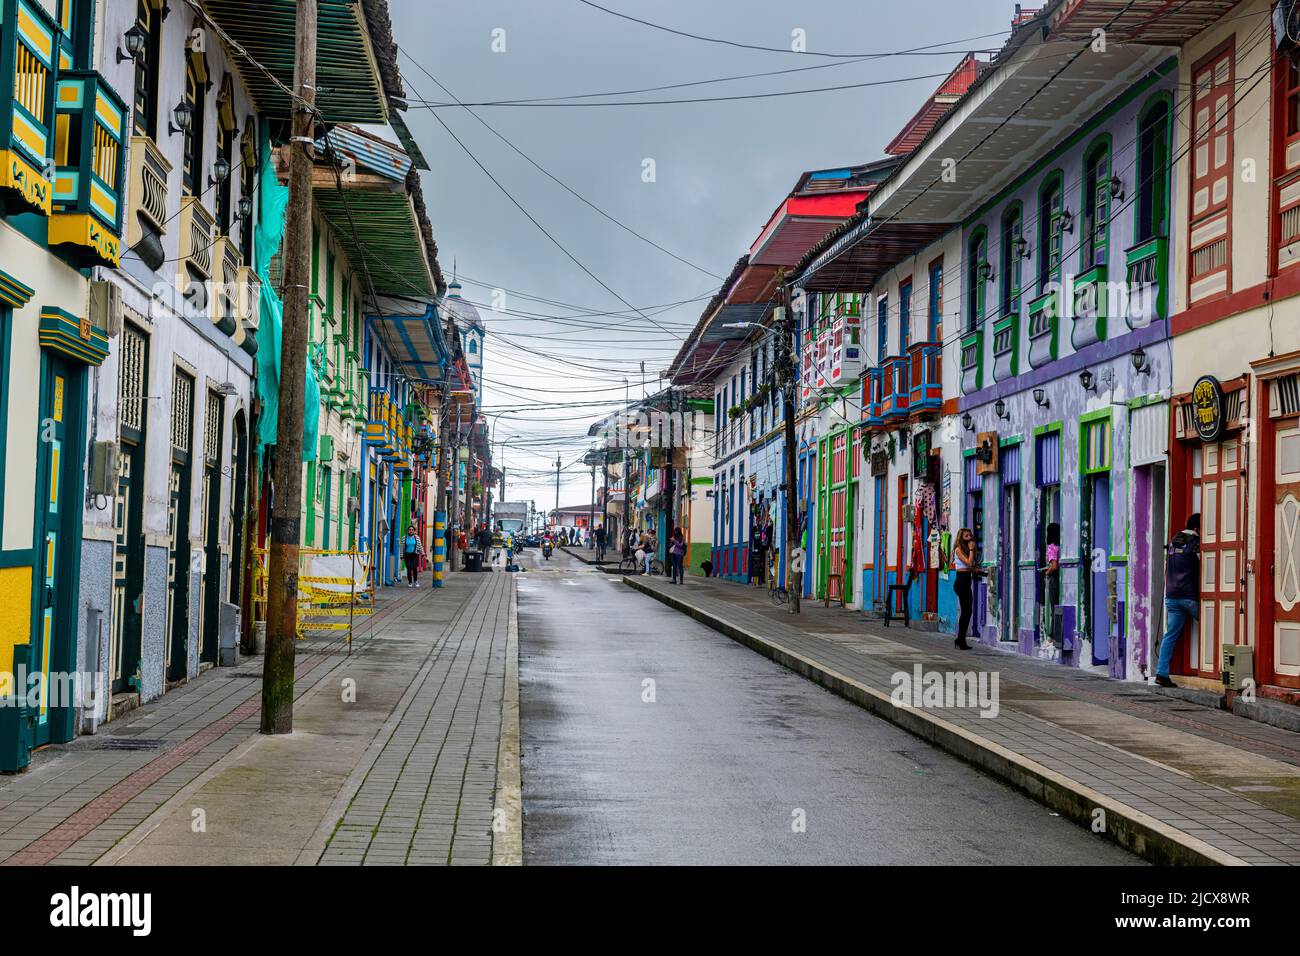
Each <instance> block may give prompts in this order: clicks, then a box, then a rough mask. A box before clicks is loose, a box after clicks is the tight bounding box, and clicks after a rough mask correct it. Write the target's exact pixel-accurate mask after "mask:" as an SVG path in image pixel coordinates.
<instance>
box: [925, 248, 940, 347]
mask: <svg viewBox="0 0 1300 956" xmlns="http://www.w3.org/2000/svg"><path fill="white" fill-rule="evenodd" d="M942 336H943V260H942V259H938V260H936V261H934V262H932V263H930V331H929V336H928V340H929V341H931V342H938V341H940V339H941V337H942Z"/></svg>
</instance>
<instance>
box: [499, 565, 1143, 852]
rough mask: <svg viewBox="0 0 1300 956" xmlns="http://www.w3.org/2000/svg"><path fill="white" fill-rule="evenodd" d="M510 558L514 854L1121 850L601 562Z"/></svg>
mask: <svg viewBox="0 0 1300 956" xmlns="http://www.w3.org/2000/svg"><path fill="white" fill-rule="evenodd" d="M523 563H524V566H525V567H526V568H528V571H527V572H525V573H523V574H521V575H519V577H518V590H519V645H520V646H519V656H520V662H519V666H520V700H521V725H522V734H523V748H522V749H523V798H524V861H525V863H528V864H558V863H565V864H567V863H574V864H765V863H772V864H813V863H822V864H830V863H834V864H951V865H962V864H966V865H984V864H1030V863H1038V864H1047V863H1072V864H1135V863H1137V862H1138V861H1137V860H1136V858H1134V857H1132V856H1130V855H1129V854H1127V853H1126V852H1124V851H1123V850H1121V849H1119V848H1117V847H1115V846H1113V845H1112V844H1110V843H1108V842H1106V841H1104V840H1103V839H1100V838H1098V837H1096V836H1094V835H1092V834H1091V833H1089V832H1088V831H1087V830H1085V829H1082V828H1080V827H1078V826H1075V825H1074V824H1072V823H1069V822H1067V821H1066V820H1064V819H1062V818H1060V817H1057V816H1054V815H1052V814H1051V813H1050V812H1049V811H1048V810H1046V809H1044V808H1043V807H1041V806H1039V805H1037V804H1035V803H1033V802H1032V801H1030V800H1028V799H1026V798H1025V797H1023V796H1021V795H1020V794H1018V793H1015V792H1014V791H1012V790H1010V789H1009V788H1007V787H1005V786H1003V785H1002V784H1000V783H997V782H995V781H993V780H991V779H989V778H988V777H986V776H984V775H983V774H981V773H979V772H978V771H976V770H974V769H972V768H970V767H968V766H967V765H966V764H964V763H962V762H961V761H959V760H957V759H955V758H953V757H950V756H948V755H947V754H945V753H943V752H942V751H939V750H936V749H935V748H933V747H931V746H930V745H928V744H926V743H924V742H922V741H920V740H918V739H917V738H915V737H913V736H911V735H910V734H908V733H906V732H904V731H902V730H900V729H898V728H896V727H894V726H892V725H891V724H888V723H886V722H885V721H883V720H880V719H878V718H876V717H873V716H871V715H870V714H868V713H866V712H864V711H863V710H861V709H860V708H858V707H856V706H854V705H853V704H850V703H847V702H845V701H843V700H840V699H839V698H837V697H834V696H832V695H831V694H829V693H827V692H826V691H824V690H822V689H820V688H818V687H816V686H814V685H813V684H811V683H809V682H808V681H805V680H804V679H803V678H801V677H799V676H797V675H795V674H792V673H790V672H789V671H787V670H784V669H783V668H781V667H779V666H778V665H776V664H774V663H772V662H770V661H768V660H765V659H763V658H762V657H759V656H758V655H756V654H754V653H752V652H751V651H749V650H747V649H745V648H743V647H741V646H739V645H737V644H735V643H733V642H732V641H730V640H729V639H727V638H726V637H724V636H723V635H721V634H719V633H717V632H716V631H713V630H712V629H710V628H707V627H704V626H703V625H700V624H697V623H695V622H694V621H692V620H691V619H690V618H688V617H686V616H684V615H682V614H679V613H677V612H675V611H673V610H670V609H668V608H666V607H664V606H663V605H662V604H660V603H658V602H656V601H654V600H652V599H650V598H647V597H644V596H642V595H639V594H636V593H635V592H633V591H631V590H630V589H629V588H627V587H626V586H625V585H624V584H623V583H622V579H621V577H620V576H618V575H608V574H604V573H602V572H600V571H599V570H597V569H595V568H593V567H589V566H587V565H585V564H582V563H581V562H579V561H577V560H576V559H574V558H572V557H570V556H569V555H567V554H565V553H564V552H562V551H557V552H556V553H555V554H554V556H553V557H552V558H551V560H550V561H544V560H543V559H542V556H541V554H540V551H538V550H536V549H528V550H527V551H525V552H524V556H523ZM688 588H689V585H688ZM647 682H653V684H652V685H648V684H647ZM651 690H652V691H653V699H650V697H651ZM800 823H803V824H804V826H802V827H801V826H799V824H800ZM797 831H801V832H797Z"/></svg>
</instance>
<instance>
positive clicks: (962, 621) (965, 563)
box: [952, 528, 975, 651]
mask: <svg viewBox="0 0 1300 956" xmlns="http://www.w3.org/2000/svg"><path fill="white" fill-rule="evenodd" d="M952 566H953V569H954V570H955V572H956V576H955V577H954V579H953V584H952V589H953V591H954V592H955V593H956V595H957V602H958V604H959V605H960V607H961V612H960V614H959V616H958V618H957V640H955V641H953V645H954V646H956V647H959V648H961V649H962V650H963V651H969V650H970V645H969V644H967V643H966V632H967V631H968V630H969V629H970V619H971V614H972V613H973V611H974V606H975V593H974V578H975V535H973V534H971V530H970V528H962V529H961V530H960V531H958V532H957V543H956V544H955V545H953V549H952Z"/></svg>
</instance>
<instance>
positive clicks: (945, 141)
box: [869, 14, 1176, 223]
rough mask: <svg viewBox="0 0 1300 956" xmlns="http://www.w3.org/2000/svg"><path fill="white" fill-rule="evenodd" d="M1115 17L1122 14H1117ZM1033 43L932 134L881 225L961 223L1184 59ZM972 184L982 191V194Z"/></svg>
mask: <svg viewBox="0 0 1300 956" xmlns="http://www.w3.org/2000/svg"><path fill="white" fill-rule="evenodd" d="M1112 15H1113V14H1112ZM1041 37H1042V34H1041V33H1037V34H1035V37H1034V38H1027V39H1026V40H1025V41H1024V42H1022V43H1020V45H1019V46H1017V47H1015V48H1014V49H1013V50H1011V51H1009V52H1007V53H1005V54H1004V55H1003V56H1002V57H1001V58H1000V59H999V60H998V62H997V63H996V64H995V65H994V66H993V67H991V68H990V69H988V70H986V71H985V72H984V74H983V75H982V76H981V78H980V80H979V82H977V83H976V84H975V85H974V86H972V87H971V89H970V91H969V92H968V93H967V94H966V96H964V97H963V98H962V100H961V101H960V102H959V103H957V104H956V105H955V106H954V107H953V108H952V109H951V110H950V111H949V112H948V113H947V115H945V116H944V118H943V119H942V120H940V122H939V124H938V126H936V127H935V130H934V132H933V134H932V135H930V136H928V137H927V138H926V139H925V141H924V142H922V143H921V145H919V146H918V147H917V148H916V150H914V151H913V152H912V154H911V155H910V156H909V157H908V158H907V160H906V161H904V163H903V165H902V166H900V167H899V170H898V172H897V173H896V174H895V175H894V176H892V177H890V179H888V180H887V181H886V182H885V183H883V184H882V185H881V186H880V188H879V189H877V190H876V191H875V192H874V193H873V194H872V197H871V200H870V202H869V216H870V218H871V219H874V220H876V221H883V220H899V221H902V222H905V223H948V222H961V221H962V220H964V219H965V218H966V217H967V216H969V215H970V214H971V213H973V212H974V211H975V210H976V209H977V208H978V207H979V205H980V204H981V203H982V202H985V201H986V200H987V199H988V197H989V196H991V195H995V194H996V193H998V192H999V191H1000V190H1001V189H1002V188H1004V187H1005V186H1007V185H1008V184H1009V183H1010V182H1011V180H1012V179H1013V178H1014V177H1015V176H1017V175H1018V174H1020V173H1021V172H1022V171H1023V170H1024V167H1025V162H1026V161H1027V160H1030V159H1032V158H1034V157H1037V156H1041V155H1043V154H1044V153H1046V152H1047V151H1048V150H1049V149H1051V147H1052V146H1054V145H1055V144H1056V143H1058V142H1060V141H1061V139H1062V138H1063V137H1064V136H1065V135H1067V134H1068V133H1070V132H1071V131H1073V130H1075V129H1077V128H1078V127H1079V126H1080V125H1081V124H1082V123H1083V121H1084V120H1085V119H1086V118H1087V117H1089V116H1092V115H1093V114H1095V113H1096V112H1097V111H1098V110H1099V109H1101V108H1102V107H1103V106H1104V105H1105V104H1106V103H1107V102H1108V101H1109V100H1111V99H1113V98H1114V96H1115V91H1116V90H1117V89H1124V88H1125V87H1127V86H1130V85H1132V84H1133V83H1136V82H1137V81H1138V80H1140V79H1141V78H1142V77H1143V76H1144V75H1145V74H1147V73H1149V72H1151V71H1152V70H1154V69H1155V68H1156V67H1158V66H1159V65H1160V64H1161V63H1162V62H1164V61H1165V60H1166V59H1168V58H1169V57H1170V56H1171V55H1172V54H1173V53H1175V52H1176V50H1175V49H1173V48H1168V47H1161V46H1150V45H1147V44H1137V43H1123V42H1119V41H1118V40H1116V39H1114V38H1110V39H1109V40H1108V42H1107V44H1106V48H1105V50H1104V51H1093V50H1092V49H1091V48H1090V47H1088V46H1086V45H1084V44H1082V43H1081V42H1080V41H1077V40H1068V41H1067V40H1063V39H1059V38H1049V39H1048V40H1046V41H1044V40H1042V39H1041ZM971 183H978V184H979V188H978V189H972V188H971Z"/></svg>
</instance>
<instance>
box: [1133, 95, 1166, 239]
mask: <svg viewBox="0 0 1300 956" xmlns="http://www.w3.org/2000/svg"><path fill="white" fill-rule="evenodd" d="M1137 177H1138V181H1137V202H1136V207H1137V208H1136V215H1137V224H1136V228H1135V235H1134V238H1135V239H1136V241H1137V242H1146V241H1147V240H1148V239H1154V238H1155V237H1157V236H1166V235H1168V230H1169V100H1168V99H1167V98H1161V99H1160V100H1159V101H1157V102H1156V103H1154V104H1153V105H1152V106H1150V107H1148V108H1147V110H1146V112H1144V113H1143V114H1142V116H1141V118H1140V119H1139V121H1138V164H1137Z"/></svg>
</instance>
